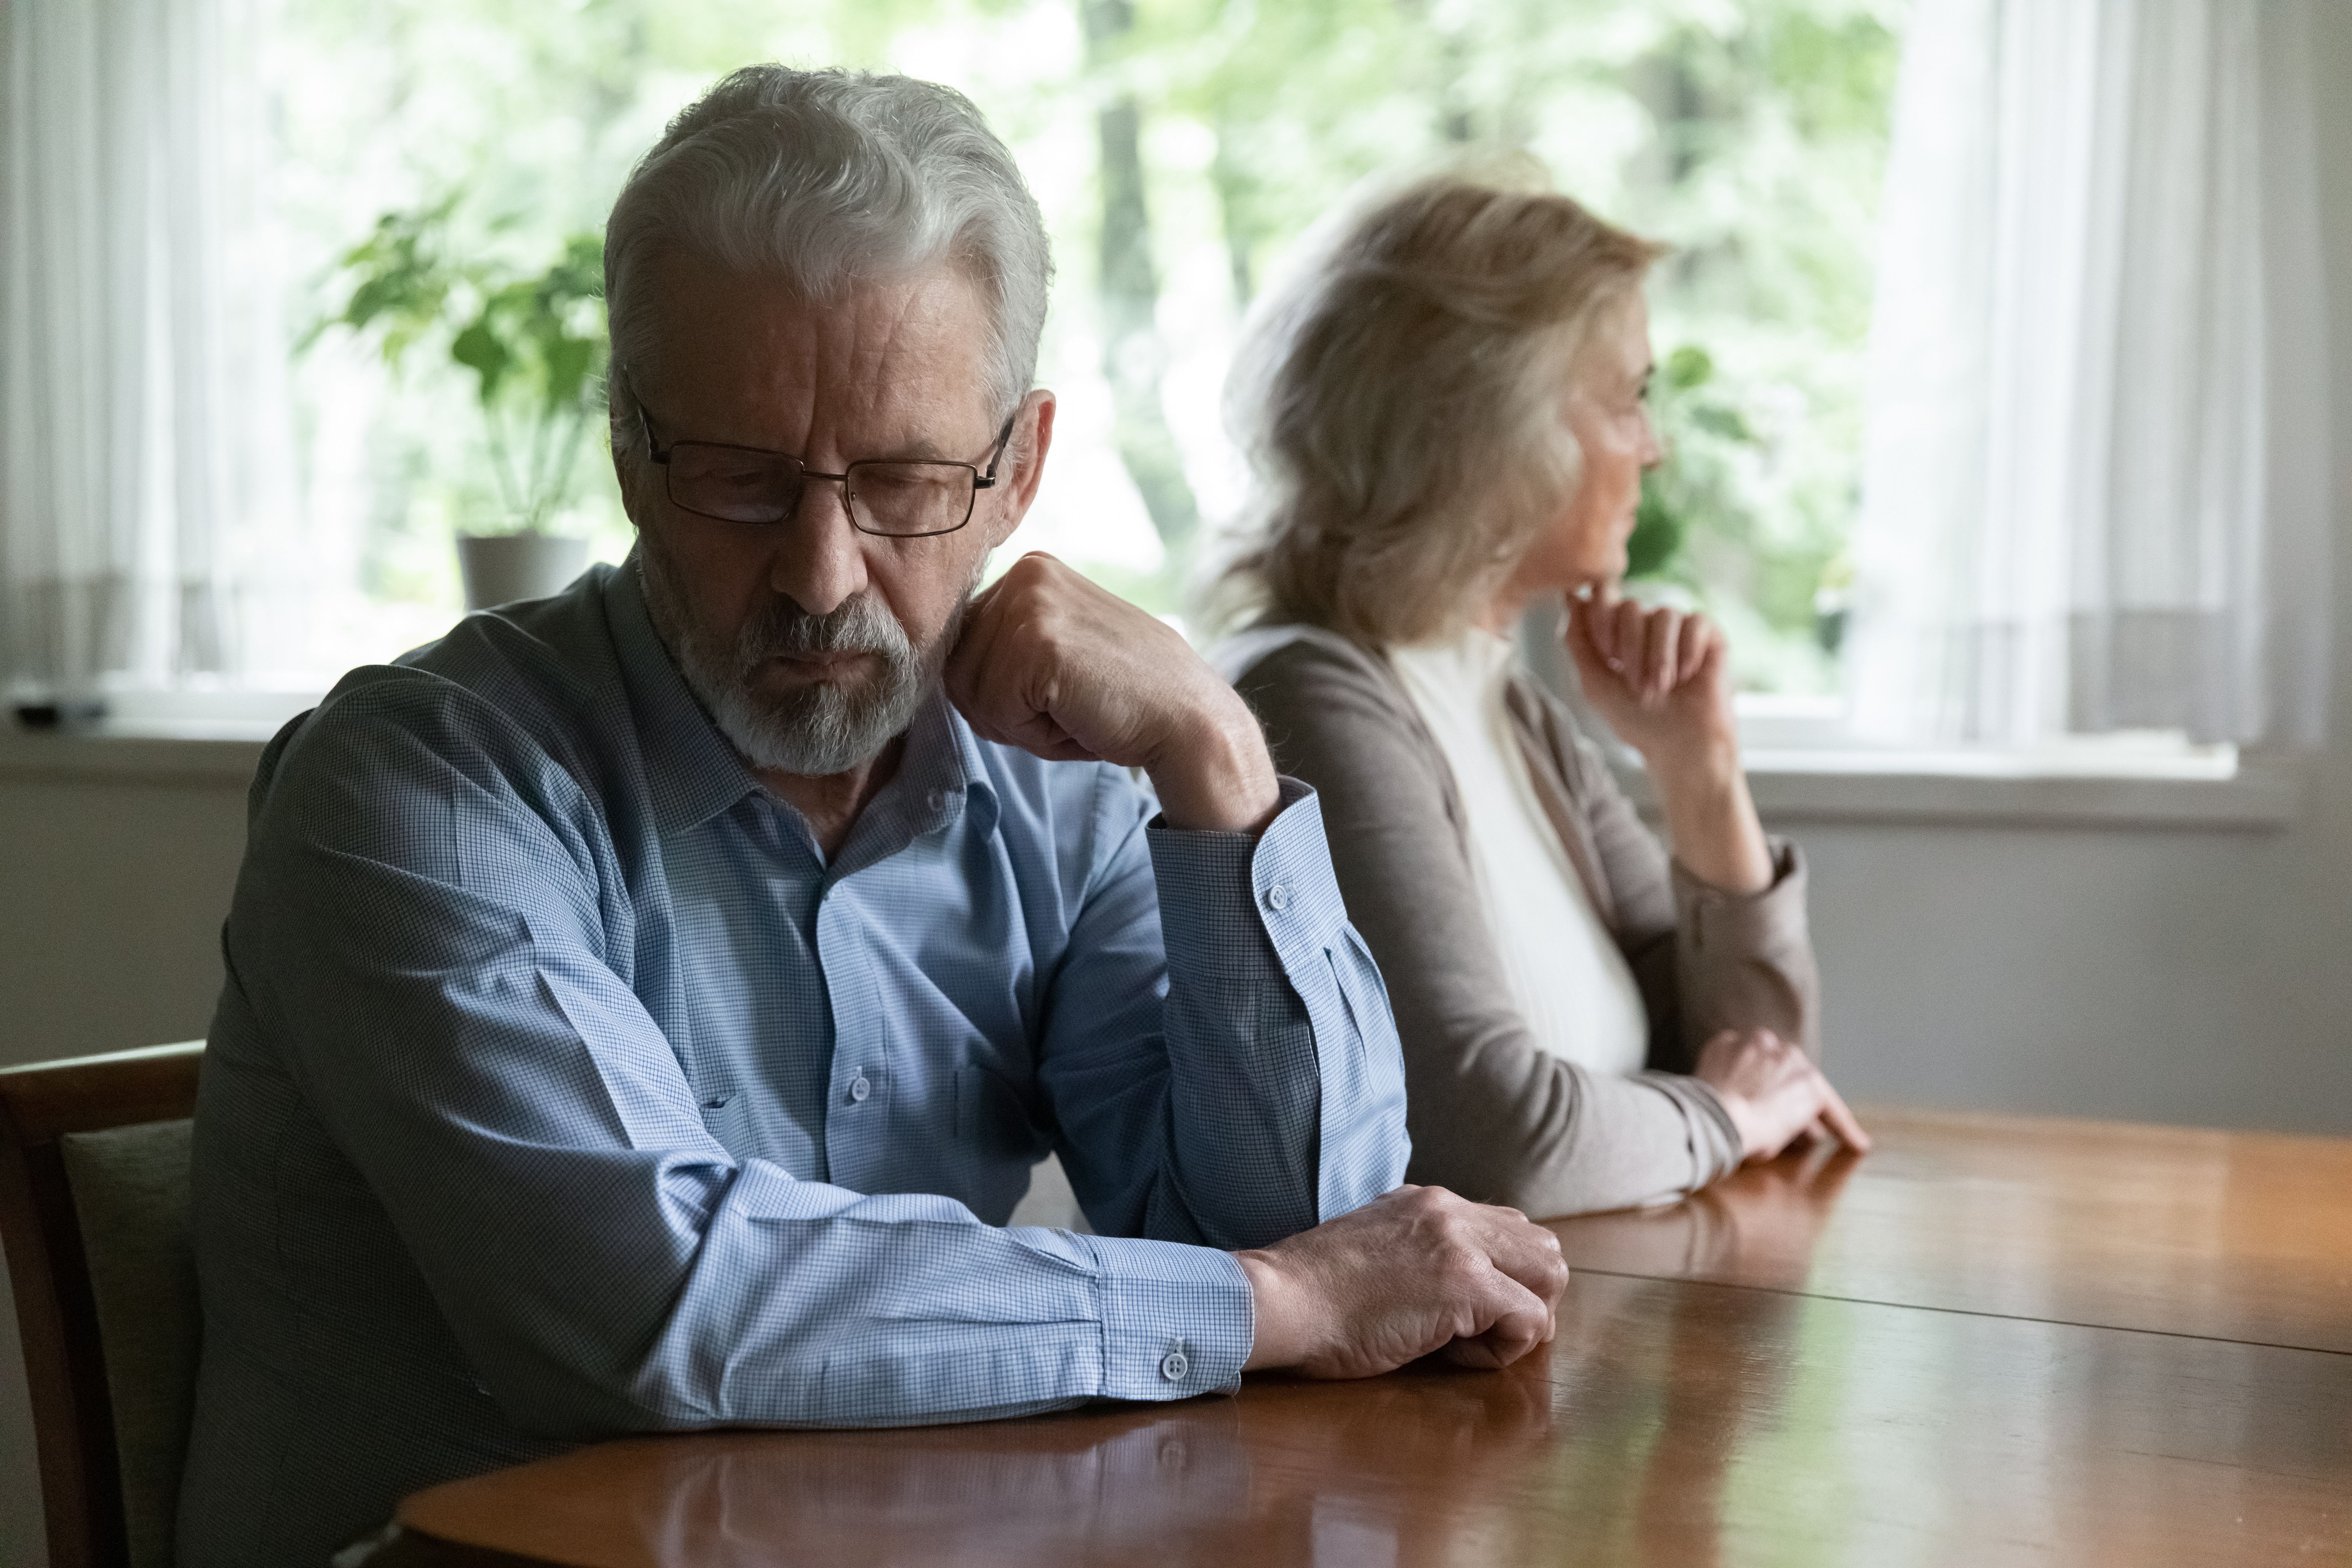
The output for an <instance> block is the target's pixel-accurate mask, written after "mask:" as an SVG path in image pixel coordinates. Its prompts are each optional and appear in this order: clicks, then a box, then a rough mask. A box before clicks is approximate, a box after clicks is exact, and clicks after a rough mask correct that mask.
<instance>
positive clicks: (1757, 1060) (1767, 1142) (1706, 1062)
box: [1692, 1029, 1870, 1160]
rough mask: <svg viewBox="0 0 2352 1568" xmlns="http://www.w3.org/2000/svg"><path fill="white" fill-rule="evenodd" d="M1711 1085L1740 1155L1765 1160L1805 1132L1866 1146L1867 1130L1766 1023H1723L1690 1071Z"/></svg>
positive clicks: (1852, 1145) (1865, 1148)
mask: <svg viewBox="0 0 2352 1568" xmlns="http://www.w3.org/2000/svg"><path fill="white" fill-rule="evenodd" d="M1692 1076H1693V1077H1694V1078H1696V1079H1699V1080H1700V1081H1701V1082H1702V1083H1705V1084H1706V1085H1707V1086H1708V1087H1709V1088H1711V1089H1714V1090H1715V1092H1716V1094H1717V1096H1718V1097H1719V1098H1720V1099H1721V1100H1722V1101H1723V1108H1724V1110H1727V1111H1728V1112H1730V1115H1731V1124H1732V1125H1733V1126H1734V1127H1736V1128H1738V1130H1739V1142H1740V1150H1741V1158H1742V1159H1743V1160H1769V1159H1771V1158H1772V1157H1773V1156H1774V1155H1776V1154H1778V1153H1780V1151H1781V1150H1783V1149H1786V1148H1787V1147H1788V1146H1789V1145H1790V1144H1791V1143H1793V1142H1796V1141H1797V1140H1798V1139H1799V1138H1801V1137H1804V1136H1806V1135H1807V1134H1812V1135H1815V1136H1821V1135H1823V1134H1828V1135H1833V1136H1835V1137H1836V1138H1837V1139H1838V1140H1839V1142H1843V1143H1844V1144H1845V1145H1846V1146H1847V1147H1848V1148H1850V1149H1853V1150H1855V1151H1857V1152H1862V1153H1868V1152H1870V1134H1869V1133H1867V1132H1864V1131H1863V1130H1862V1123H1861V1122H1859V1121H1855V1120H1854V1119H1853V1111H1851V1110H1847V1109H1846V1105H1845V1101H1844V1100H1842V1099H1840V1098H1839V1096H1838V1091H1837V1090H1836V1089H1832V1087H1830V1080H1829V1079H1826V1078H1823V1077H1822V1069H1821V1068H1817V1067H1815V1066H1814V1065H1813V1064H1812V1061H1811V1058H1808V1057H1807V1056H1806V1055H1805V1053H1804V1052H1802V1051H1801V1050H1799V1049H1798V1048H1797V1047H1794V1046H1792V1045H1790V1043H1789V1042H1788V1041H1786V1040H1784V1039H1782V1038H1781V1037H1780V1036H1778V1035H1776V1034H1774V1033H1773V1032H1772V1031H1771V1030H1769V1029H1750V1030H1747V1031H1740V1030H1736V1029H1726V1030H1724V1031H1723V1033H1721V1034H1719V1035H1717V1036H1716V1037H1715V1038H1713V1039H1711V1040H1709V1041H1707V1043H1706V1049H1704V1050H1702V1051H1700V1052H1699V1054H1698V1069H1697V1070H1696V1072H1695V1073H1693V1074H1692Z"/></svg>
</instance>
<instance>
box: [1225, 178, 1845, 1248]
mask: <svg viewBox="0 0 2352 1568" xmlns="http://www.w3.org/2000/svg"><path fill="white" fill-rule="evenodd" d="M1314 254H1315V255H1316V256H1317V258H1318V259H1317V261H1316V262H1315V263H1314V264H1313V265H1311V266H1310V267H1309V268H1307V270H1306V272H1305V273H1304V275H1303V276H1302V277H1301V278H1300V279H1297V281H1296V282H1295V283H1294V285H1293V287H1292V288H1291V289H1289V290H1288V291H1287V292H1286V294H1284V295H1283V296H1281V297H1279V299H1278V300H1277V301H1276V302H1275V304H1274V306H1273V308H1271V309H1270V310H1267V311H1266V312H1265V315H1264V316H1262V317H1261V319H1260V321H1259V323H1258V324H1257V326H1256V327H1255V330H1254V331H1253V335H1252V342H1251V345H1250V351H1249V353H1247V354H1245V356H1244V361H1243V364H1242V367H1241V369H1240V370H1239V371H1238V372H1237V380H1236V385H1235V393H1236V397H1235V404H1236V407H1237V409H1238V410H1239V411H1240V413H1241V416H1242V418H1243V419H1244V422H1245V423H1246V424H1247V425H1248V426H1250V428H1249V429H1248V430H1247V437H1248V440H1249V445H1250V447H1251V448H1252V456H1253V459H1254V461H1255V466H1256V468H1257V469H1258V472H1259V475H1260V477H1261V479H1262V480H1263V481H1264V483H1265V490H1266V494H1265V498H1264V505H1263V510H1262V514H1261V516H1260V519H1259V521H1258V524H1257V531H1256V532H1255V536H1254V537H1253V538H1251V540H1250V541H1249V542H1248V546H1247V549H1246V553H1244V555H1242V556H1241V557H1240V558H1239V559H1238V561H1237V562H1236V563H1235V564H1234V566H1233V568H1232V569H1231V571H1230V573H1229V574H1228V576H1227V578H1226V581H1225V587H1226V588H1227V589H1228V590H1237V591H1238V595H1239V596H1240V597H1241V598H1242V599H1243V600H1244V602H1246V603H1248V604H1250V605H1252V606H1253V608H1254V612H1255V624H1254V625H1253V626H1252V627H1251V629H1250V630H1248V631H1245V632H1244V633H1243V634H1242V635H1240V636H1239V637H1234V638H1233V639H1231V640H1229V641H1228V642H1227V643H1226V644H1225V645H1224V647H1223V648H1222V649H1220V650H1219V658H1218V662H1219V663H1220V666H1221V668H1223V669H1224V671H1225V672H1226V673H1227V674H1228V675H1229V676H1230V677H1232V678H1233V679H1234V683H1235V685H1236V686H1237V687H1238V688H1239V689H1240V690H1241V692H1242V694H1243V695H1244V697H1245V698H1247V699H1248V700H1249V701H1250V703H1251V705H1252V706H1253V707H1254V708H1255V710H1257V712H1258V715H1259V717H1260V718H1261V719H1262V720H1263V721H1264V722H1265V730H1266V734H1267V738H1268V740H1269V742H1271V744H1272V746H1273V749H1274V753H1275V758H1276V763H1277V764H1278V765H1279V766H1280V767H1281V768H1282V770H1283V771H1284V772H1285V773H1291V774H1295V775H1296V776H1297V777H1299V778H1301V779H1304V780H1306V781H1307V783H1309V784H1313V785H1314V786H1315V788H1316V789H1317V791H1318V792H1319V794H1320V795H1321V796H1322V806H1323V815H1324V821H1325V826H1326V828H1327V830H1328V834H1329V836H1330V841H1331V847H1332V857H1333V859H1334V861H1335V862H1336V864H1337V866H1338V868H1339V885H1340V889H1341V891H1342V892H1343V894H1344V895H1345V897H1346V899H1347V903H1348V911H1349V916H1350V917H1351V918H1352V919H1353V920H1354V921H1355V923H1356V926H1357V928H1358V930H1359V931H1361V932H1362V934H1363V936H1364V937H1365V939H1366V940H1367V941H1368V942H1370V946H1371V949H1372V955H1373V957H1374V958H1375V959H1377V960H1378V961H1379V963H1380V966H1381V972H1382V973H1383V974H1384V975H1385V977H1386V979H1387V982H1388V985H1389V989H1390V993H1391V998H1392V1000H1393V1002H1394V1004H1395V1009H1396V1017H1397V1023H1398V1026H1399V1027H1400V1029H1401V1030H1402V1034H1403V1039H1404V1054H1405V1070H1406V1081H1407V1094H1408V1110H1407V1120H1408V1123H1409V1126H1410V1128H1411V1131H1412V1148H1413V1153H1412V1169H1411V1172H1410V1173H1409V1174H1410V1177H1411V1179H1412V1180H1414V1181H1417V1182H1424V1183H1430V1184H1436V1185H1442V1186H1446V1187H1451V1188H1454V1189H1455V1190H1456V1191H1458V1192H1460V1193H1462V1194H1465V1195H1466V1196H1470V1197H1474V1198H1477V1199H1481V1200H1484V1201H1489V1202H1496V1203H1504V1204H1509V1205H1514V1206H1516V1207H1517V1208H1520V1209H1523V1210H1526V1211H1527V1212H1528V1213H1529V1214H1534V1215H1562V1214H1571V1213H1576V1212H1579V1211H1584V1210H1592V1209H1606V1208H1617V1207H1623V1206H1627V1205H1635V1204H1643V1203H1650V1202H1655V1201H1659V1200H1663V1199H1667V1198H1671V1197H1674V1196H1675V1195H1677V1194H1682V1193H1686V1192H1690V1191H1692V1190H1694V1189H1696V1188H1697V1187H1700V1186H1702V1185H1704V1184H1706V1183H1708V1182H1710V1181H1712V1180H1714V1179H1715V1178H1716V1177H1717V1176H1720V1175H1722V1174H1724V1173H1727V1172H1729V1171H1731V1170H1733V1169H1734V1168H1736V1167H1737V1166H1738V1164H1739V1163H1741V1162H1742V1161H1744V1160H1752V1159H1759V1158H1767V1157H1769V1156H1770V1155H1772V1154H1775V1153H1777V1152H1780V1150H1781V1149H1782V1148H1783V1147H1785V1146H1786V1145H1788V1144H1789V1143H1790V1142H1792V1141H1793V1140H1795V1139H1797V1138H1799V1137H1801V1136H1803V1135H1806V1134H1808V1133H1809V1132H1818V1131H1828V1132H1833V1133H1834V1134H1836V1135H1837V1136H1839V1137H1841V1138H1843V1140H1844V1141H1845V1142H1848V1143H1850V1144H1853V1145H1854V1146H1856V1147H1867V1142H1866V1140H1865V1138H1864V1135H1863V1133H1862V1131H1861V1129H1860V1128H1859V1127H1857V1126H1856V1125H1855V1124H1854V1121H1853V1117H1852V1116H1851V1114H1850V1113H1849V1112H1848V1111H1847V1110H1846V1108H1845V1106H1844V1104H1843V1101H1842V1100H1840V1099H1839V1098H1838V1095H1837V1091H1836V1090H1835V1089H1832V1088H1831V1087H1830V1084H1829V1082H1828V1080H1827V1079H1824V1078H1823V1077H1822V1074H1821V1072H1820V1070H1819V1069H1818V1068H1816V1067H1815V1065H1814V1062H1813V1058H1814V1056H1815V1055H1816V1054H1817V1053H1818V1049H1819V1047H1818V1024H1819V1016H1818V1006H1817V995H1816V991H1817V987H1816V982H1815V976H1814V968H1813V957H1812V952H1811V944H1810V942H1809V940H1808V938H1807V935H1806V927H1805V872H1804V865H1803V862H1802V860H1801V858H1799V856H1798V853H1797V850H1796V848H1795V847H1794V846H1792V845H1790V844H1786V843H1780V842H1777V841H1775V840H1772V839H1769V838H1768V837H1766V836H1765V834H1764V831H1763V829H1762V827H1761V826H1759V823H1758V821H1757V817H1756V809H1755V806H1754V805H1753V804H1752V803H1751V802H1750V800H1749V798H1748V786H1747V781H1746V779H1745V776H1744V775H1743V773H1741V770H1740V765H1739V752H1738V739H1737V735H1736V732H1735V730H1734V727H1733V722H1732V708H1731V697H1730V688H1729V682H1728V679H1727V675H1726V670H1725V644H1724V639H1723V637H1722V634H1721V633H1720V632H1719V631H1717V629H1716V627H1715V626H1712V625H1711V624H1710V623H1708V622H1707V621H1706V620H1705V619H1703V618H1701V617H1699V616H1686V615H1683V614H1679V613H1677V612H1676V611H1675V610H1672V609H1652V608H1648V607H1645V606H1643V605H1639V604H1636V603H1633V602H1632V601H1628V600H1621V599H1619V598H1617V597H1616V596H1615V593H1614V587H1615V584H1616V582H1617V579H1618V578H1619V577H1620V576H1621V575H1622V574H1623V572H1624V570H1625V542H1626V540H1627V538H1628V536H1629V535H1630V534H1631V533H1632V531H1633V512H1634V506H1635V503H1636V501H1637V500H1638V499H1639V497H1640V493H1641V479H1642V470H1643V468H1646V467H1648V466H1650V465H1652V464H1654V463H1655V462H1656V461H1658V459H1659V458H1660V456H1661V452H1660V448H1659V446H1658V440H1657V437H1656V434H1655V433H1654V430H1653V429H1652V427H1651V423H1650V416H1649V412H1648V409H1647V407H1646V405H1645V402H1644V395H1645V389H1646V387H1647V384H1648V381H1649V376H1650V368H1651V362H1650V348H1649V342H1648V334H1649V322H1648V314H1647V311H1646V310H1645V308H1644V306H1643V299H1642V280H1643V274H1644V273H1645V272H1646V270H1647V269H1648V267H1649V265H1650V263H1651V261H1652V260H1653V259H1654V258H1655V257H1656V255H1657V254H1658V250H1657V247H1654V246H1653V245H1651V244H1650V243H1648V242H1647V241H1644V240H1642V239H1639V238H1636V237H1633V236H1632V235H1629V234H1626V233H1624V232H1622V231H1621V230H1618V229H1615V228H1612V227H1611V226H1608V225H1606V224H1604V223H1601V222H1600V221H1599V220H1598V219H1596V218H1594V217H1593V216H1591V214H1590V213H1588V212H1586V211H1585V210H1584V209H1583V208H1581V207H1580V206H1579V205H1577V204H1576V203H1574V202H1572V201H1570V200H1569V199H1568V198H1566V197H1564V196H1561V195H1556V194H1552V193H1551V192H1549V191H1548V190H1545V189H1541V188H1524V187H1520V188H1514V187H1513V186H1512V185H1511V184H1508V183H1507V182H1496V181H1491V180H1486V179H1481V178H1476V177H1472V176H1468V175H1464V174H1446V175H1440V176H1437V177H1433V178H1430V179H1426V180H1423V182H1421V183H1419V184H1414V185H1412V186H1411V187H1410V188H1407V189H1405V190H1403V191H1402V192H1401V193H1399V194H1396V195H1391V197H1389V198H1388V199H1386V200H1384V201H1382V202H1381V203H1379V204H1378V205H1375V206H1373V207H1371V208H1370V209H1368V210H1365V211H1362V212H1361V213H1360V214H1359V215H1357V216H1355V217H1354V218H1353V219H1352V221H1350V222H1348V223H1347V224H1346V225H1344V226H1342V227H1341V228H1340V229H1339V230H1338V231H1337V232H1336V233H1335V234H1334V235H1332V236H1330V237H1327V239H1326V240H1325V241H1324V242H1323V243H1322V244H1321V245H1320V246H1318V247H1316V249H1315V251H1314ZM1228 597H1229V602H1230V599H1231V597H1232V595H1228ZM1539 604H1549V605H1565V607H1566V610H1567V620H1566V628H1565V634H1564V636H1565V641H1566V644H1567V648H1568V652H1569V654H1570V657H1571V658H1572V660H1573V663H1574V665H1575V668H1576V670H1577V673H1578V676H1579V678H1580V681H1581V683H1582V686H1583V691H1584V696H1585V699H1586V700H1587V701H1588V702H1589V703H1590V704H1591V707H1592V709H1593V710H1595V711H1597V712H1598V713H1599V714H1600V716H1601V718H1602V719H1604V720H1605V721H1607V722H1608V724H1609V726H1610V728H1611V729H1612V730H1613V731H1615V732H1616V733H1617V735H1618V736H1619V737H1620V738H1621V739H1622V740H1623V741H1624V742H1626V743H1628V744H1629V745H1631V746H1633V748H1634V750H1636V751H1637V752H1640V753H1641V754H1642V757H1643V761H1644V762H1645V763H1647V765H1648V769H1649V774H1650V778H1651V781H1652V784H1653V785H1654V788H1655V790H1656V794H1657V798H1658V803H1659V805H1660V807H1661V808H1662V810H1663V812H1664V817H1665V826H1666V830H1667V832H1668V834H1669V836H1670V837H1671V838H1672V841H1673V844H1674V857H1673V859H1672V860H1671V861H1669V859H1668V858H1667V855H1666V852H1665V851H1664V848H1662V847H1661V846H1660V845H1659V843H1658V841H1657V839H1656V838H1655V837H1654V836H1653V835H1652V834H1651V833H1650V831H1649V830H1648V828H1646V827H1645V826H1643V824H1642V822H1641V821H1640V819H1639V818H1638V817H1637V816H1635V815H1634V811H1633V806H1632V805H1630V804H1629V803H1628V802H1627V800H1626V798H1625V796H1624V795H1623V794H1622V793H1621V792H1620V791H1619V789H1618V787H1617V785H1616V784H1615V782H1614V781H1613V780H1612V777H1611V775H1610V772H1609V769H1608V767H1607V766H1606V765H1605V763H1603V761H1602V758H1601V752H1599V750H1598V749H1597V748H1596V747H1595V746H1594V745H1593V743H1592V742H1591V740H1589V739H1588V738H1586V737H1585V736H1584V735H1583V734H1581V733H1580V732H1579V731H1578V728H1577V724H1576V721H1575V720H1574V719H1573V718H1572V717H1571V715H1570V710H1568V709H1567V708H1566V707H1565V706H1563V705H1562V704H1561V703H1560V702H1559V700H1556V699H1555V698H1554V697H1552V696H1551V695H1550V694H1549V692H1548V691H1546V690H1545V689H1543V688H1542V687H1541V686H1540V685H1538V683H1537V682H1536V681H1535V680H1534V679H1532V678H1531V677H1530V676H1529V674H1528V671H1527V669H1526V668H1524V667H1523V666H1522V665H1521V663H1520V661H1519V659H1518V658H1517V656H1516V654H1515V652H1514V644H1513V642H1512V641H1511V635H1512V632H1513V629H1514V628H1515V627H1516V626H1517V625H1518V624H1519V621H1520V619H1521V617H1522V616H1523V614H1524V613H1525V612H1526V611H1527V610H1528V607H1529V606H1531V605H1539Z"/></svg>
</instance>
